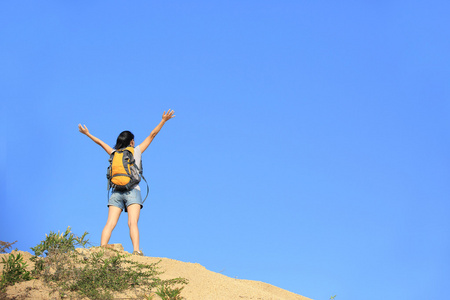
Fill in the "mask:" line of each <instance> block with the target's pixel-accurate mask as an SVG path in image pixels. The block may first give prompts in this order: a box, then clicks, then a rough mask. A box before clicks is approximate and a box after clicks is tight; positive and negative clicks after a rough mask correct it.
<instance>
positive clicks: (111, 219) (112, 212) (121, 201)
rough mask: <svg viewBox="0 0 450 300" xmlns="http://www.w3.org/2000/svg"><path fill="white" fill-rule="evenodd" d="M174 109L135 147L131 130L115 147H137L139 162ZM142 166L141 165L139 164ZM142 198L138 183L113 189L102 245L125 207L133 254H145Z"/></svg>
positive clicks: (83, 130)
mask: <svg viewBox="0 0 450 300" xmlns="http://www.w3.org/2000/svg"><path fill="white" fill-rule="evenodd" d="M174 117H175V115H174V111H173V110H172V111H171V110H170V109H169V110H168V111H167V113H166V112H165V111H164V113H163V115H162V120H161V122H160V123H159V124H158V126H156V127H155V129H153V130H152V132H151V133H150V135H149V136H148V137H147V138H146V139H145V140H144V141H143V142H142V143H141V144H140V145H138V146H137V147H135V142H134V135H133V134H132V133H131V132H129V131H123V132H122V133H121V134H120V135H119V137H118V138H117V142H116V145H115V146H114V149H122V148H125V147H128V146H131V147H135V148H134V159H135V161H136V163H138V164H139V162H140V161H141V154H142V153H144V151H145V150H146V149H147V147H148V146H149V145H150V143H151V142H152V141H153V139H154V138H155V136H156V135H157V134H158V132H159V131H160V130H161V128H162V127H163V125H164V123H166V122H167V121H168V120H170V119H172V118H174ZM78 129H79V130H80V132H81V133H83V134H85V135H87V136H88V137H89V138H90V139H91V140H93V141H94V142H95V143H96V144H98V145H100V146H101V147H102V148H103V149H104V150H105V151H106V152H107V153H108V155H111V153H112V152H113V151H114V150H113V148H111V147H110V146H109V145H108V144H106V143H105V142H103V141H102V140H100V139H99V138H96V137H95V136H93V135H92V134H90V133H89V130H88V129H87V127H86V125H84V127H83V126H82V125H81V124H78ZM138 167H139V168H141V166H140V165H138ZM142 206H143V205H142V198H141V190H140V188H139V185H136V186H135V187H134V188H133V189H131V190H130V191H126V192H120V191H113V193H112V194H111V197H110V198H109V202H108V209H109V212H108V220H107V221H106V225H105V228H103V231H102V238H101V246H103V247H108V242H109V239H110V238H111V233H112V231H113V229H114V227H116V225H117V221H119V217H120V214H121V213H122V210H123V209H125V212H128V227H129V228H130V237H131V242H132V243H133V254H135V255H144V254H143V253H142V251H140V249H139V229H138V225H137V224H138V221H139V214H140V211H141V209H142Z"/></svg>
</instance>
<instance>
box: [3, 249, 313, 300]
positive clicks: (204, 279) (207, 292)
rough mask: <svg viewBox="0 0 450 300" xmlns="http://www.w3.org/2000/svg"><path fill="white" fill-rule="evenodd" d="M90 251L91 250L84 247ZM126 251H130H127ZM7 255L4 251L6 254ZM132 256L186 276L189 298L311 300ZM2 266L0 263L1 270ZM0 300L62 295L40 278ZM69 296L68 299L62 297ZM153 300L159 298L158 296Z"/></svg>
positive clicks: (172, 275) (197, 267)
mask: <svg viewBox="0 0 450 300" xmlns="http://www.w3.org/2000/svg"><path fill="white" fill-rule="evenodd" d="M114 246H115V248H116V249H117V250H123V247H122V246H121V245H120V244H116V245H114ZM83 251H90V250H83ZM13 253H21V254H22V255H23V256H24V257H25V259H26V260H27V262H28V264H29V268H30V269H31V268H32V262H30V261H29V258H30V257H31V254H30V253H28V252H22V251H17V252H16V251H13ZM125 253H127V252H125ZM6 255H8V254H1V255H0V261H1V257H5V256H6ZM131 259H133V260H135V261H137V262H139V263H144V264H145V263H156V262H158V261H161V262H160V263H159V266H160V267H161V270H162V271H164V274H161V275H160V278H161V279H171V278H176V277H183V278H187V279H188V280H189V284H188V285H186V286H185V288H184V289H183V291H182V293H181V295H182V296H183V297H184V298H185V299H188V300H216V299H217V300H222V299H223V300H230V299H239V300H245V299H255V300H256V299H258V300H308V299H309V298H306V297H303V296H300V295H297V294H294V293H291V292H289V291H286V290H283V289H281V288H278V287H275V286H273V285H270V284H267V283H264V282H259V281H252V280H243V279H236V278H230V277H227V276H225V275H223V274H220V273H215V272H212V271H209V270H207V269H206V268H205V267H203V266H201V265H200V264H197V263H187V262H181V261H177V260H173V259H169V258H160V257H148V256H131ZM2 268H3V265H2V264H0V272H1V271H2ZM116 297H117V298H116V299H132V298H129V297H128V296H127V294H121V295H116ZM0 299H15V300H19V299H20V300H21V299H36V300H39V299H61V297H60V296H59V294H58V293H57V292H56V293H52V292H51V290H50V289H49V288H48V287H46V286H45V284H43V283H42V282H41V281H39V280H31V281H27V282H22V283H19V284H16V285H14V286H10V287H8V288H7V289H6V293H0ZM63 299H67V298H63ZM154 299H159V297H157V296H155V297H154Z"/></svg>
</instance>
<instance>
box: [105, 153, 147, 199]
mask: <svg viewBox="0 0 450 300" xmlns="http://www.w3.org/2000/svg"><path fill="white" fill-rule="evenodd" d="M140 175H141V171H140V170H139V168H138V166H137V165H136V162H135V161H134V148H133V147H126V148H123V149H118V150H115V151H113V152H112V153H111V156H110V158H109V167H108V171H107V174H106V178H108V182H109V186H110V187H112V188H114V189H115V190H118V191H129V190H131V189H132V188H133V187H134V186H135V185H136V184H138V183H139V182H140V181H141V177H140Z"/></svg>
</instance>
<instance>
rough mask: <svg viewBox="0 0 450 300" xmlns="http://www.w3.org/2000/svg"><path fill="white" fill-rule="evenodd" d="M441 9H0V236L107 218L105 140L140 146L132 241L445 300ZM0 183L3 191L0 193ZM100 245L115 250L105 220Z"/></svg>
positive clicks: (90, 227) (119, 231)
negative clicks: (142, 196) (127, 134)
mask: <svg viewBox="0 0 450 300" xmlns="http://www.w3.org/2000/svg"><path fill="white" fill-rule="evenodd" d="M449 14H450V4H448V3H447V2H445V1H378V2H375V1H359V2H358V1H341V2H335V1H316V2H311V1H278V2H276V1H226V2H225V1H224V2H218V1H190V2H185V1H172V2H163V1H134V2H132V3H130V2H127V3H125V2H116V3H111V2H107V1H77V2H67V1H66V2H57V1H46V2H45V3H42V2H35V1H22V2H20V3H18V2H13V1H9V2H3V3H1V4H0V16H1V17H0V65H1V72H0V99H1V102H2V107H3V108H2V110H1V111H2V117H1V123H0V125H1V126H2V128H3V130H2V131H1V136H0V140H1V141H2V144H1V145H0V146H1V147H0V154H1V155H0V156H1V158H2V159H1V167H2V170H3V171H2V172H1V177H0V179H1V181H2V182H3V183H4V185H3V186H4V188H2V189H0V197H1V201H2V202H1V203H2V205H1V206H2V208H1V210H0V240H3V241H10V242H12V241H15V240H18V243H17V244H16V246H17V247H18V248H19V249H20V250H25V251H30V250H29V248H30V247H32V246H35V245H36V244H38V243H39V241H41V240H42V239H43V238H44V235H45V233H48V232H49V231H51V230H52V231H58V230H65V228H66V227H67V226H71V227H72V230H73V232H75V233H78V234H80V235H81V234H82V233H83V232H85V231H87V232H89V233H90V235H89V237H90V240H91V242H92V244H93V245H98V244H99V241H100V235H101V230H102V229H103V226H104V224H105V222H106V217H107V208H106V203H107V191H106V178H105V172H106V167H107V164H108V156H107V154H106V153H105V152H104V151H103V150H102V149H101V148H100V147H98V146H97V145H95V144H94V143H92V142H91V141H90V140H89V139H88V138H86V137H85V136H83V135H82V134H80V133H79V132H78V130H77V124H78V123H82V124H86V125H87V126H88V128H89V130H90V131H91V133H92V134H94V135H95V136H97V137H99V138H101V139H102V140H104V141H105V142H107V143H108V144H109V145H111V146H113V145H114V142H115V140H116V138H117V135H118V134H119V133H120V132H121V131H123V130H131V131H132V132H133V133H134V134H135V136H136V140H137V142H140V141H142V140H143V139H144V138H145V137H146V136H147V135H148V134H149V133H150V132H151V130H152V129H153V128H154V127H155V126H156V125H157V124H158V122H159V121H160V118H161V115H162V113H163V111H164V110H167V109H169V108H171V109H174V110H175V113H176V118H175V119H173V120H170V121H169V122H168V123H166V125H165V126H164V127H163V129H162V131H161V132H160V134H159V135H158V136H157V137H156V139H155V140H154V141H153V143H152V144H151V145H150V148H149V149H148V150H147V152H145V153H144V155H143V164H144V173H145V175H146V178H147V179H148V181H149V182H150V195H149V198H148V199H147V201H146V202H145V206H144V209H143V210H142V213H141V219H140V222H139V225H140V232H141V246H142V248H143V250H144V252H145V254H146V255H149V256H158V257H169V258H173V259H177V260H181V261H186V262H196V263H200V264H201V265H203V266H205V267H206V268H207V269H209V270H212V271H215V272H222V273H223V274H225V275H227V276H230V277H237V278H241V279H251V280H258V281H264V282H267V283H270V284H273V285H276V286H279V287H281V288H284V289H287V290H289V291H292V292H295V293H298V294H301V295H304V296H307V297H310V298H313V299H328V298H329V297H330V296H332V295H335V294H336V295H337V297H336V299H347V300H352V299H354V300H359V299H369V300H370V299H442V298H444V297H445V296H446V294H447V292H448V286H446V283H447V284H448V282H449V281H450V259H449V255H448V254H449V253H450V238H449V234H448V230H449V227H450V221H449V218H448V212H449V209H450V204H449V198H450V197H449V196H450V187H449V181H450V172H449V170H450V160H449V155H448V153H449V150H450V149H449V148H450V144H449V130H450V123H449V114H450V101H449V99H450V98H449V97H450V89H449V86H450V85H449V78H450V54H449V50H450V39H449V35H450V31H449V28H450V21H449V18H448V16H449ZM5 187H6V188H5ZM111 243H122V244H123V245H124V247H125V249H126V250H128V251H131V250H132V246H131V242H130V239H129V236H128V227H127V223H126V215H125V214H122V217H121V219H120V221H119V224H118V226H117V227H116V229H115V231H114V232H113V235H112V238H111Z"/></svg>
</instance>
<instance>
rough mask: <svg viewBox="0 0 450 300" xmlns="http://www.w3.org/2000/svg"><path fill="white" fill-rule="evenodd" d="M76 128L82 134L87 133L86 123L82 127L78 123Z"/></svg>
mask: <svg viewBox="0 0 450 300" xmlns="http://www.w3.org/2000/svg"><path fill="white" fill-rule="evenodd" d="M78 130H79V131H80V132H81V133H83V134H86V135H87V134H88V133H89V129H88V128H87V127H86V125H84V128H83V126H82V125H81V124H78Z"/></svg>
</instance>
